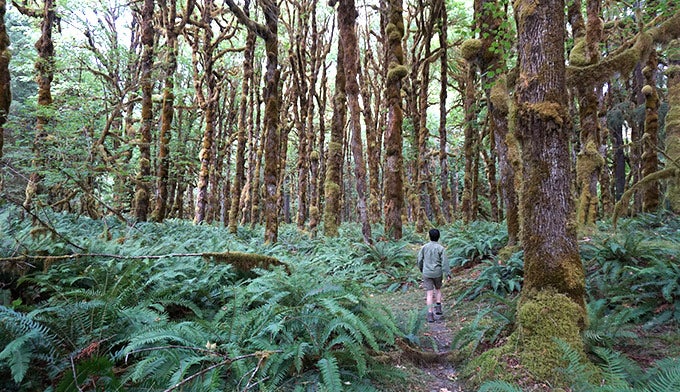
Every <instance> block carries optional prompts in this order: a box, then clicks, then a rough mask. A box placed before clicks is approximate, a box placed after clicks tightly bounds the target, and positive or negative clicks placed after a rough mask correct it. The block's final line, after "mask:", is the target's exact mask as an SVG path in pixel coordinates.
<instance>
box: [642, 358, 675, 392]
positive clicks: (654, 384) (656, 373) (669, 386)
mask: <svg viewBox="0 0 680 392" xmlns="http://www.w3.org/2000/svg"><path fill="white" fill-rule="evenodd" d="M650 373H651V374H652V376H651V379H649V381H648V382H647V383H646V384H647V385H646V387H645V389H644V391H645V392H674V391H678V390H680V359H679V358H669V359H664V360H661V361H658V362H657V363H656V366H655V367H654V369H653V371H652V372H650Z"/></svg>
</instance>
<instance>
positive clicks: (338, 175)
mask: <svg viewBox="0 0 680 392" xmlns="http://www.w3.org/2000/svg"><path fill="white" fill-rule="evenodd" d="M344 50H345V47H344V46H343V45H342V43H341V42H340V41H339V42H338V61H337V64H336V66H337V73H336V74H335V96H334V97H333V118H332V119H331V140H330V142H329V143H328V154H327V160H328V162H327V166H326V176H325V182H324V195H325V196H324V199H325V207H324V212H323V220H324V228H323V229H324V234H325V235H326V236H328V237H337V236H338V234H339V233H338V226H339V225H340V207H341V203H340V200H341V197H342V184H341V181H342V165H343V146H344V142H345V132H344V128H345V120H346V117H347V105H346V96H345V82H346V72H345V55H344Z"/></svg>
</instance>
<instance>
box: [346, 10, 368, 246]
mask: <svg viewBox="0 0 680 392" xmlns="http://www.w3.org/2000/svg"><path fill="white" fill-rule="evenodd" d="M357 16H359V13H358V12H357V10H356V7H355V5H354V0H340V1H339V4H338V29H339V33H340V42H341V43H342V46H343V48H344V49H343V57H344V60H343V63H344V64H343V65H344V71H345V93H346V99H347V105H348V108H349V118H350V132H351V134H352V136H351V142H350V145H351V150H352V157H353V158H354V177H355V181H356V190H357V204H356V208H357V212H358V214H359V220H360V222H361V233H362V235H363V238H364V242H365V243H367V244H371V243H373V238H372V235H371V224H370V222H369V220H368V209H367V205H366V194H367V192H366V191H367V189H366V161H365V159H364V146H363V142H362V140H361V128H362V127H361V108H360V107H359V83H358V81H357V79H358V76H359V58H358V56H359V44H358V42H357V34H356V18H357Z"/></svg>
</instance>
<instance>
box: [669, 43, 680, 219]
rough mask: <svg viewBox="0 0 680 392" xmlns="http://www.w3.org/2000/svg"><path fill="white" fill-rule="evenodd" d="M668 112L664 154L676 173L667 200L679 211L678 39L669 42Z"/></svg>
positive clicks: (679, 50) (679, 117) (679, 87)
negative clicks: (671, 161)
mask: <svg viewBox="0 0 680 392" xmlns="http://www.w3.org/2000/svg"><path fill="white" fill-rule="evenodd" d="M666 75H667V76H668V113H667V114H666V155H667V156H668V158H669V160H673V161H674V162H675V164H673V163H669V165H675V169H676V175H675V177H674V178H672V179H670V180H669V183H668V191H667V194H668V201H669V204H670V208H671V210H672V211H673V212H675V213H676V214H677V213H680V175H678V174H677V173H678V172H680V167H678V166H679V165H680V40H675V41H672V42H671V43H670V44H669V53H668V69H667V70H666Z"/></svg>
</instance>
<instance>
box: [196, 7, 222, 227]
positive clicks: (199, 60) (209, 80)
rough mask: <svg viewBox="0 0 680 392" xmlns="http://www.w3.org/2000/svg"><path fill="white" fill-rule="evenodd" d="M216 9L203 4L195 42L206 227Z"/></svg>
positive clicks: (199, 214)
mask: <svg viewBox="0 0 680 392" xmlns="http://www.w3.org/2000/svg"><path fill="white" fill-rule="evenodd" d="M214 6H215V4H214V1H213V0H207V1H206V2H205V4H203V7H202V8H201V22H200V24H199V26H197V28H196V29H195V31H194V33H193V37H192V38H191V44H192V45H191V46H192V62H193V66H194V69H193V73H194V90H195V92H196V99H197V100H198V103H199V105H200V107H201V109H202V110H203V111H204V113H205V129H204V130H203V135H202V138H201V150H200V152H199V156H198V159H199V162H200V169H199V171H198V183H197V185H196V200H195V208H194V223H195V224H199V223H203V222H204V221H205V220H206V217H207V215H206V213H207V209H208V203H209V193H208V186H209V183H210V173H211V171H213V169H214V167H213V165H214V163H215V162H214V160H213V158H214V157H213V150H214V144H215V121H216V113H215V110H216V108H215V105H216V102H215V101H216V99H217V97H216V94H217V80H216V77H215V73H214V72H213V68H214V64H215V58H214V55H213V49H214V47H213V42H212V40H213V30H212V29H211V28H210V24H211V23H212V19H213V18H212V12H213V8H214ZM204 90H205V91H204Z"/></svg>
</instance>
